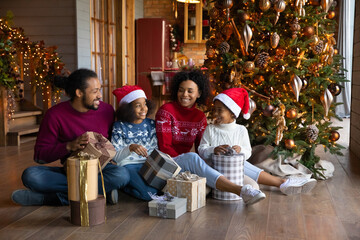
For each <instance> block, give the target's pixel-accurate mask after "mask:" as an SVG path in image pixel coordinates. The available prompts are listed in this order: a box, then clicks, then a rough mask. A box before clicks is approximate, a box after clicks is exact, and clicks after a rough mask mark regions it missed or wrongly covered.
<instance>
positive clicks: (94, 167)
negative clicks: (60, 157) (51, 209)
mask: <svg viewBox="0 0 360 240" xmlns="http://www.w3.org/2000/svg"><path fill="white" fill-rule="evenodd" d="M87 156H91V157H86V158H84V157H82V156H81V155H78V156H72V157H69V158H68V159H67V164H66V169H67V170H66V174H67V180H68V198H69V200H71V201H80V194H81V187H82V186H86V192H85V195H86V200H87V201H91V200H95V199H96V198H97V196H98V168H99V166H98V161H99V160H98V158H95V157H94V156H92V155H87ZM82 158H84V159H82ZM90 158H91V159H90ZM82 176H84V177H82Z"/></svg>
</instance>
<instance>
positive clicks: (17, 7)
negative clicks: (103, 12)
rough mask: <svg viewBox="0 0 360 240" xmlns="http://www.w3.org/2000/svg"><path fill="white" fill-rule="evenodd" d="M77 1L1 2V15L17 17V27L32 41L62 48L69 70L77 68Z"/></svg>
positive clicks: (21, 0)
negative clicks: (42, 41) (9, 13)
mask: <svg viewBox="0 0 360 240" xmlns="http://www.w3.org/2000/svg"><path fill="white" fill-rule="evenodd" d="M75 5H76V1H75V0H62V1H58V0H47V1H43V0H32V1H28V0H11V1H0V15H1V16H5V15H6V12H7V11H9V10H10V11H12V12H13V14H14V19H13V22H14V26H16V27H22V28H24V30H25V34H26V36H27V37H29V39H30V41H40V40H44V42H45V45H46V46H51V45H56V46H58V53H59V55H60V56H61V59H62V60H63V61H64V63H65V66H66V68H67V69H69V70H71V71H72V70H74V69H75V68H76V61H75V59H76V52H77V51H76V28H75V26H76V19H75V18H76V11H75Z"/></svg>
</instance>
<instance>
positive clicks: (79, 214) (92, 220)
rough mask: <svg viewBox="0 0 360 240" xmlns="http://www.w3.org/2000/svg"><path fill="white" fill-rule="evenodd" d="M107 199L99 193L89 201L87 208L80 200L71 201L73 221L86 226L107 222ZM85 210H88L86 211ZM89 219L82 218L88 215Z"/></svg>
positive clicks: (71, 217)
mask: <svg viewBox="0 0 360 240" xmlns="http://www.w3.org/2000/svg"><path fill="white" fill-rule="evenodd" d="M105 205H106V200H105V198H104V196H102V195H99V197H98V198H96V199H95V200H92V201H88V202H87V208H84V207H82V204H81V202H80V201H70V209H71V216H70V219H71V223H72V224H75V225H79V226H84V227H89V226H90V227H91V226H95V225H99V224H102V223H104V222H105V207H106V206H105ZM84 211H88V212H87V213H84ZM86 215H87V217H85V218H87V219H82V218H83V216H86Z"/></svg>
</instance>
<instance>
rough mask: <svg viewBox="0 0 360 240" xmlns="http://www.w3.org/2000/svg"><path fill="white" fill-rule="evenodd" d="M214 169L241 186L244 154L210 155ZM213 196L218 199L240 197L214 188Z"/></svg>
mask: <svg viewBox="0 0 360 240" xmlns="http://www.w3.org/2000/svg"><path fill="white" fill-rule="evenodd" d="M212 161H213V162H212V164H213V166H214V169H216V170H217V171H219V172H220V173H221V174H223V175H224V176H225V177H226V178H227V179H229V180H230V181H231V182H233V183H235V184H237V185H240V186H242V185H243V184H244V161H245V155H244V154H242V153H240V154H235V155H232V156H226V155H215V154H213V155H212ZM212 193H213V198H216V199H220V200H239V199H241V197H239V196H238V195H236V194H234V193H229V192H222V191H220V190H217V189H214V190H213V191H212Z"/></svg>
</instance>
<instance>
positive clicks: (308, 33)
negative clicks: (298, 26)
mask: <svg viewBox="0 0 360 240" xmlns="http://www.w3.org/2000/svg"><path fill="white" fill-rule="evenodd" d="M302 32H303V34H304V36H306V37H311V36H313V35H314V34H315V28H314V27H313V26H306V27H304V28H303V31H302Z"/></svg>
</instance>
